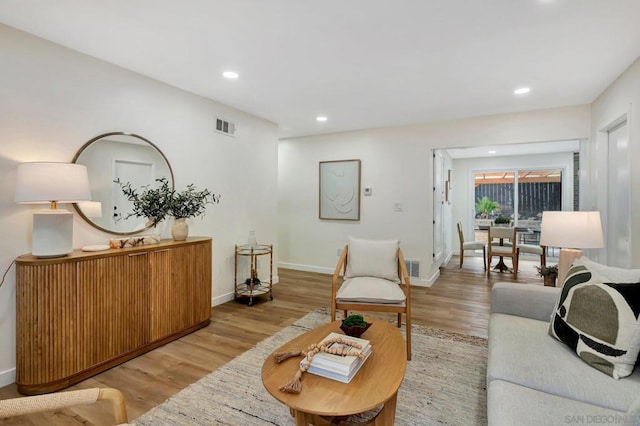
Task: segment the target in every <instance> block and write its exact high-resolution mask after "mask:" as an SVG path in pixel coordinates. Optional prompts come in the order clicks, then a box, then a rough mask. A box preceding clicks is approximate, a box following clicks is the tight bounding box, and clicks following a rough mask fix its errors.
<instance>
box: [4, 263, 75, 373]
mask: <svg viewBox="0 0 640 426" xmlns="http://www.w3.org/2000/svg"><path fill="white" fill-rule="evenodd" d="M16 282H17V283H19V285H17V286H16V324H17V330H16V382H17V383H27V384H36V383H51V382H59V383H61V385H63V386H64V385H66V382H65V380H64V378H65V377H68V376H69V375H71V374H73V373H75V372H77V371H78V368H79V366H78V363H77V359H76V358H75V357H73V356H69V353H68V351H69V350H71V351H73V350H74V348H77V347H78V345H79V342H80V340H79V339H78V335H77V331H76V327H75V324H76V306H77V297H76V269H75V265H74V264H73V263H63V264H53V265H51V264H49V265H34V266H31V267H21V266H20V265H18V266H17V267H16Z"/></svg>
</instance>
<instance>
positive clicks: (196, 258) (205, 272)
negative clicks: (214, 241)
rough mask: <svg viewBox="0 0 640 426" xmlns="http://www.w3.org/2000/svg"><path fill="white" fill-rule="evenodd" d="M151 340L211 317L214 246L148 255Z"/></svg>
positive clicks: (157, 252) (189, 247)
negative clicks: (212, 256) (212, 253)
mask: <svg viewBox="0 0 640 426" xmlns="http://www.w3.org/2000/svg"><path fill="white" fill-rule="evenodd" d="M149 256H150V265H151V268H150V271H151V291H150V294H151V304H150V305H151V315H150V316H151V320H150V321H151V327H150V332H151V340H158V339H160V338H163V337H165V336H169V335H171V334H174V333H177V332H180V331H182V330H184V329H186V328H188V327H190V326H191V325H193V324H196V323H200V322H202V321H206V320H208V319H209V318H210V316H211V245H210V244H207V245H200V246H193V245H192V246H184V247H177V248H175V249H172V250H158V251H154V252H151V253H149Z"/></svg>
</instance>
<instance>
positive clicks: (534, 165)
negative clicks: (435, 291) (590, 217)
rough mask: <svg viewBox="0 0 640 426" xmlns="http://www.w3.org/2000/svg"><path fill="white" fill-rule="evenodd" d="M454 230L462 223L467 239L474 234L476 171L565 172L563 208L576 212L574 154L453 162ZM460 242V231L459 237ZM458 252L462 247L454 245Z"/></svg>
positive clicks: (470, 159) (516, 156)
mask: <svg viewBox="0 0 640 426" xmlns="http://www.w3.org/2000/svg"><path fill="white" fill-rule="evenodd" d="M452 167H453V172H452V173H453V179H452V181H453V184H452V193H453V194H452V195H453V197H452V200H453V218H452V223H453V225H452V226H453V227H455V224H456V223H458V222H462V224H463V226H464V231H465V236H466V235H469V236H471V235H473V234H472V231H471V230H472V229H473V225H472V223H470V220H471V218H472V217H473V216H472V213H473V212H472V210H473V209H474V208H475V200H474V194H475V185H474V172H476V171H479V170H482V171H502V170H526V169H534V170H535V169H542V168H545V169H559V170H562V171H563V173H562V206H563V209H567V210H572V209H573V180H574V179H573V154H572V153H570V152H561V153H554V154H552V155H513V156H508V157H507V156H505V157H485V158H465V159H457V160H453V166H452ZM455 238H456V241H457V238H458V237H457V231H456V234H455ZM453 246H454V251H455V252H456V253H458V251H459V247H458V245H457V244H453Z"/></svg>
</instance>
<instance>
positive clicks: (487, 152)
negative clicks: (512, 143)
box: [487, 149, 498, 154]
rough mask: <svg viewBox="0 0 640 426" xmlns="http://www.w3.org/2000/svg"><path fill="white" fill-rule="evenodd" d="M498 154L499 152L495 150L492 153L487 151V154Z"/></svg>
mask: <svg viewBox="0 0 640 426" xmlns="http://www.w3.org/2000/svg"><path fill="white" fill-rule="evenodd" d="M496 152H498V151H495V150H493V149H492V150H491V151H487V153H489V154H495V153H496Z"/></svg>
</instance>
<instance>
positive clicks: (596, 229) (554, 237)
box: [540, 211, 604, 286]
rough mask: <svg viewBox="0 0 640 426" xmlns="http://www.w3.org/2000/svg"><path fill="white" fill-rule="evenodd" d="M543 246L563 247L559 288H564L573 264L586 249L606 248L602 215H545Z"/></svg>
mask: <svg viewBox="0 0 640 426" xmlns="http://www.w3.org/2000/svg"><path fill="white" fill-rule="evenodd" d="M540 245H543V246H547V247H560V256H559V258H558V286H562V284H563V283H564V280H565V278H566V276H567V272H568V271H569V267H570V266H571V264H572V263H573V261H574V260H575V259H577V258H579V257H580V256H582V250H580V249H586V248H602V247H604V239H603V237H602V223H601V222H600V212H597V211H594V212H573V211H559V212H551V211H548V212H542V225H541V230H540Z"/></svg>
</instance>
